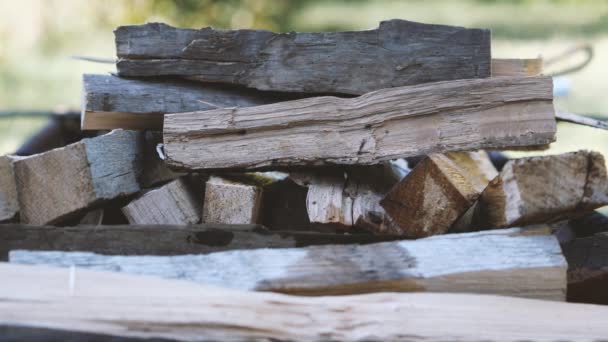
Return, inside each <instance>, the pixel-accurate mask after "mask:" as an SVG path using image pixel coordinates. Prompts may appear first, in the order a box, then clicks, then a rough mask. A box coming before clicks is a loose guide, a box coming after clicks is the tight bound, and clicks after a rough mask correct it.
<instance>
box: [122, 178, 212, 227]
mask: <svg viewBox="0 0 608 342" xmlns="http://www.w3.org/2000/svg"><path fill="white" fill-rule="evenodd" d="M197 191H198V194H197ZM202 197H203V196H202V188H199V189H195V188H192V187H191V186H190V184H189V183H188V180H187V179H186V178H184V177H182V178H178V179H176V180H174V181H171V182H169V183H167V184H165V185H163V186H161V187H159V188H157V189H153V190H150V191H148V192H145V193H144V194H142V195H141V196H140V197H138V198H136V199H134V200H133V201H131V202H130V203H129V204H128V205H127V206H125V207H123V208H122V212H123V214H124V215H125V216H126V217H127V219H128V220H129V223H131V224H173V225H187V224H194V223H199V222H200V220H201V210H202V209H201V208H202Z"/></svg>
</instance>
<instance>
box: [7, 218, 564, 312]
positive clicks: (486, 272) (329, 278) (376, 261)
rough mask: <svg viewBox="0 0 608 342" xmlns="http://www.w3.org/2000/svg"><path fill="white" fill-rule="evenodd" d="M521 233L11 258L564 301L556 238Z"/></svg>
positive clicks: (333, 287)
mask: <svg viewBox="0 0 608 342" xmlns="http://www.w3.org/2000/svg"><path fill="white" fill-rule="evenodd" d="M548 232H549V229H545V230H544V231H543V232H540V233H536V234H534V233H530V232H522V231H521V230H520V229H502V230H495V231H485V232H479V233H465V234H448V235H441V236H437V237H432V238H426V239H419V240H410V241H393V242H383V243H378V244H370V245H363V246H361V245H342V246H316V247H307V248H291V249H256V250H248V251H230V252H218V253H212V254H208V255H184V256H171V257H162V256H102V255H98V254H94V253H85V252H37V251H25V250H13V251H11V252H10V253H9V260H10V261H11V262H14V263H21V264H50V265H59V266H70V265H75V266H77V267H85V268H92V269H97V270H113V271H114V270H119V271H122V272H127V273H135V274H147V275H156V276H162V277H166V278H177V279H186V280H190V281H196V282H201V283H208V284H214V285H218V286H224V287H230V288H237V289H244V290H259V291H275V292H284V293H294V294H309V295H328V294H352V293H366V292H377V291H405V292H408V291H428V292H469V293H487V294H501V295H511V296H518V297H530V298H543V299H553V300H564V299H565V293H566V267H567V264H566V261H565V260H564V258H563V256H562V254H561V251H560V247H559V244H558V242H557V240H556V239H555V237H553V236H552V235H547V233H548Z"/></svg>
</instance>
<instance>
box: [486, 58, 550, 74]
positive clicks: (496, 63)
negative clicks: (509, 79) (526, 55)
mask: <svg viewBox="0 0 608 342" xmlns="http://www.w3.org/2000/svg"><path fill="white" fill-rule="evenodd" d="M542 71H543V60H542V58H530V59H514V58H493V59H492V77H504V76H538V75H540V74H541V72H542Z"/></svg>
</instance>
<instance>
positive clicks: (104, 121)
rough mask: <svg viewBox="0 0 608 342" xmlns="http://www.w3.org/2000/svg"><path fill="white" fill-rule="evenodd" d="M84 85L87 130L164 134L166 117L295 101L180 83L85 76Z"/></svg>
mask: <svg viewBox="0 0 608 342" xmlns="http://www.w3.org/2000/svg"><path fill="white" fill-rule="evenodd" d="M82 82H83V90H82V91H83V101H82V129H83V130H91V129H115V128H123V129H151V130H161V129H162V127H163V114H165V113H179V112H191V111H197V110H209V109H215V108H226V107H249V106H255V105H261V104H266V103H273V102H279V101H281V100H287V99H290V98H293V97H294V96H293V95H286V94H274V93H269V92H258V91H253V90H248V89H241V88H234V87H226V86H220V85H210V84H203V83H200V82H192V81H186V80H179V79H158V78H147V79H145V80H140V79H129V78H121V77H116V76H111V75H93V74H85V75H83V81H82Z"/></svg>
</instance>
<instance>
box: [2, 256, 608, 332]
mask: <svg viewBox="0 0 608 342" xmlns="http://www.w3.org/2000/svg"><path fill="white" fill-rule="evenodd" d="M0 276H2V280H3V281H2V286H0V297H1V298H3V300H2V301H0V334H2V336H3V337H7V336H8V337H11V336H15V339H16V340H17V341H23V340H26V341H30V340H31V338H32V337H37V338H40V339H41V340H44V341H48V340H53V341H55V340H57V341H64V340H67V339H71V340H79V341H80V340H87V341H91V340H93V339H94V338H97V339H95V341H98V339H99V340H103V341H106V340H110V339H111V340H112V341H116V340H117V339H118V338H135V337H137V338H145V339H146V341H152V340H154V341H156V339H170V340H180V341H201V340H204V341H230V342H233V341H427V342H428V341H455V342H456V341H527V340H532V341H539V342H540V341H542V342H550V341H551V342H552V341H562V340H565V341H578V340H581V341H600V340H602V339H604V338H605V336H608V326H607V325H606V315H608V308H606V307H603V306H599V305H585V304H572V303H568V304H567V303H560V302H552V301H539V300H531V299H523V298H506V297H500V296H490V295H482V296H480V295H472V294H453V293H376V294H370V295H358V296H347V297H340V296H338V297H321V298H311V297H297V296H288V295H282V294H277V293H261V292H258V293H252V292H249V291H234V290H227V289H222V288H218V287H212V286H204V285H200V284H193V283H187V282H182V281H175V280H165V279H158V278H154V277H141V276H139V277H137V276H129V275H125V274H118V273H109V272H95V271H89V270H83V269H76V271H75V272H74V273H73V279H74V282H73V286H72V287H70V286H69V281H68V279H70V272H69V271H68V270H65V269H57V268H49V267H41V266H22V265H11V264H0ZM556 322H557V323H556ZM24 327H25V328H28V327H34V328H36V329H35V330H33V329H32V330H26V329H24ZM66 331H69V332H71V333H66ZM94 334H104V335H105V336H100V335H94Z"/></svg>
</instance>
